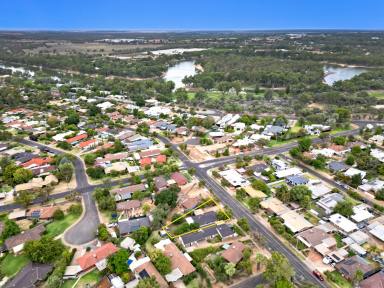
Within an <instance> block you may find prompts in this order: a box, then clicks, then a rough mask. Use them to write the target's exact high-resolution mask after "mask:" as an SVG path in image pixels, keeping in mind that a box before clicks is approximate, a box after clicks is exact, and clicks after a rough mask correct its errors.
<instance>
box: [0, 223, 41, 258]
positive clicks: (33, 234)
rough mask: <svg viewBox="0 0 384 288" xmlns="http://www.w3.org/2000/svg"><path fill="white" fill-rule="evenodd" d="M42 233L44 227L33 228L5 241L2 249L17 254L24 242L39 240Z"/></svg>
mask: <svg viewBox="0 0 384 288" xmlns="http://www.w3.org/2000/svg"><path fill="white" fill-rule="evenodd" d="M44 231H45V226H44V225H38V226H35V227H33V228H31V229H29V230H27V231H24V232H22V233H20V234H16V235H14V236H11V237H9V238H8V239H6V240H5V241H4V247H5V249H6V250H8V251H13V252H14V253H18V252H20V251H21V250H23V248H24V244H25V242H28V241H32V240H39V239H40V237H41V235H42V234H43V232H44Z"/></svg>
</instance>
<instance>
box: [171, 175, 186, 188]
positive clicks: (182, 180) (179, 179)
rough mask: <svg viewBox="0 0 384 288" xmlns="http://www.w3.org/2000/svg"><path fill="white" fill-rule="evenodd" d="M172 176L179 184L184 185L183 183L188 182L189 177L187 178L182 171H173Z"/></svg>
mask: <svg viewBox="0 0 384 288" xmlns="http://www.w3.org/2000/svg"><path fill="white" fill-rule="evenodd" d="M171 178H172V179H173V180H175V182H176V183H177V185H179V186H183V185H185V184H187V183H188V180H187V178H185V176H184V175H183V174H181V173H180V172H174V173H172V175H171Z"/></svg>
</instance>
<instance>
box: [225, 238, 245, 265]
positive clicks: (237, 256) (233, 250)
mask: <svg viewBox="0 0 384 288" xmlns="http://www.w3.org/2000/svg"><path fill="white" fill-rule="evenodd" d="M244 249H245V245H244V244H243V243H241V242H239V241H236V242H233V243H232V244H231V246H229V248H228V249H227V250H225V251H224V252H223V253H221V257H223V258H224V259H225V260H227V261H228V262H231V263H233V264H235V265H236V264H237V263H239V262H240V260H241V259H242V258H243V251H244Z"/></svg>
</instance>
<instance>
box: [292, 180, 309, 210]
mask: <svg viewBox="0 0 384 288" xmlns="http://www.w3.org/2000/svg"><path fill="white" fill-rule="evenodd" d="M290 194H291V200H292V201H295V202H297V203H299V204H300V205H301V206H303V207H305V208H308V207H306V205H307V200H308V197H309V198H311V196H312V192H311V190H309V188H308V187H307V186H305V185H297V186H295V187H293V188H292V189H291V191H290Z"/></svg>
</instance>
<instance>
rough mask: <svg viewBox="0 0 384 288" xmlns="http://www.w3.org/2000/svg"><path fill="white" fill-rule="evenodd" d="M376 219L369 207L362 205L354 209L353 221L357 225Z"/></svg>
mask: <svg viewBox="0 0 384 288" xmlns="http://www.w3.org/2000/svg"><path fill="white" fill-rule="evenodd" d="M373 217H375V215H373V214H372V213H371V212H370V211H369V206H368V205H366V204H364V203H362V204H359V205H357V206H354V207H353V215H352V216H351V218H352V220H353V221H355V222H356V223H361V222H364V221H367V220H369V219H372V218H373Z"/></svg>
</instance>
